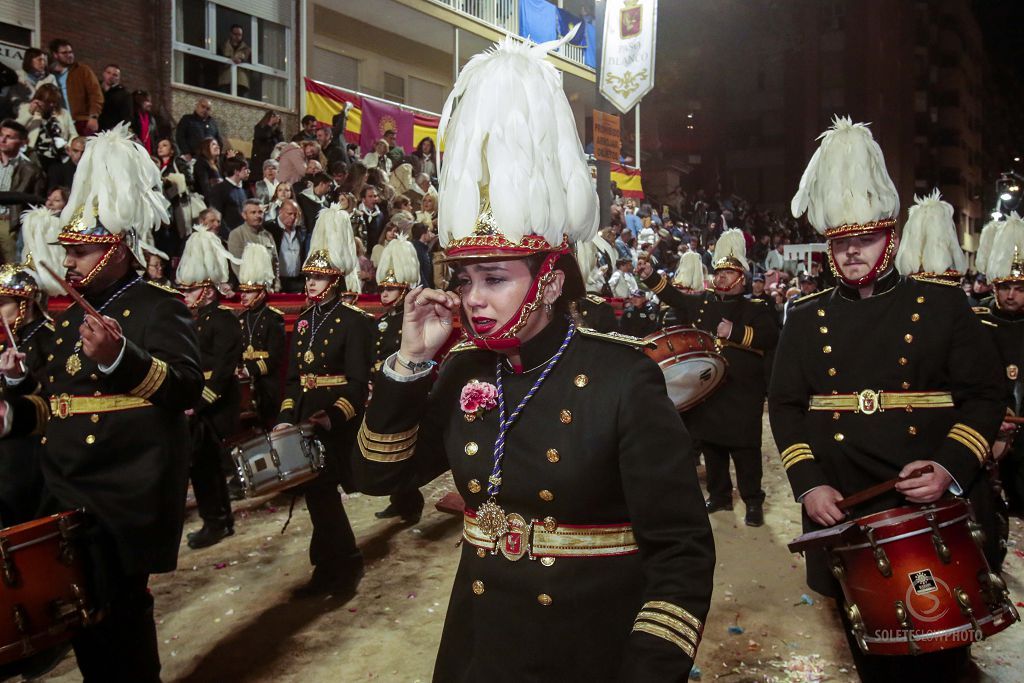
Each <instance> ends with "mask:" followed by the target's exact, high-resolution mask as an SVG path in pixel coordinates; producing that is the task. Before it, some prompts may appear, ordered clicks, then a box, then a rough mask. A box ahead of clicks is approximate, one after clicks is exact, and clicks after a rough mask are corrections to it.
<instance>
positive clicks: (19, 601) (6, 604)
mask: <svg viewBox="0 0 1024 683" xmlns="http://www.w3.org/2000/svg"><path fill="white" fill-rule="evenodd" d="M83 523H84V515H83V514H82V513H81V512H78V511H70V512H63V513H60V514H57V515H51V516H49V517H44V518H41V519H37V520H33V521H31V522H26V523H24V524H19V525H17V526H13V527H8V528H6V529H3V530H0V543H2V544H3V546H4V552H3V555H4V557H5V558H6V559H3V560H0V565H2V566H3V567H4V571H3V572H2V575H3V580H2V582H0V615H2V617H0V665H2V664H9V663H11V662H14V661H17V660H19V659H22V658H24V657H27V656H29V655H32V654H35V653H37V652H41V651H43V650H47V649H49V648H51V647H54V646H55V645H58V644H60V643H62V642H64V641H67V640H69V639H70V638H71V637H72V635H73V634H74V630H75V629H76V628H77V627H79V626H83V625H88V624H89V623H91V622H92V620H93V619H94V618H95V613H94V612H93V609H92V606H91V604H90V601H89V596H88V593H87V588H86V575H85V553H84V552H83V549H82V548H81V547H80V545H79V544H80V541H79V540H78V539H77V537H76V536H77V535H76V533H75V532H76V529H78V528H80V527H81V526H82V524H83ZM10 579H13V581H11V580H10ZM19 621H20V622H21V624H20V626H19V623H18V622H19Z"/></svg>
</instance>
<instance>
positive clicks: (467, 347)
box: [445, 339, 478, 356]
mask: <svg viewBox="0 0 1024 683" xmlns="http://www.w3.org/2000/svg"><path fill="white" fill-rule="evenodd" d="M475 348H478V347H477V345H476V344H474V343H473V342H472V341H470V340H469V339H463V340H462V341H460V342H459V343H458V344H456V345H455V346H453V347H452V348H450V349H448V353H446V354H445V355H446V356H450V355H451V354H453V353H459V352H461V351H472V350H473V349H475Z"/></svg>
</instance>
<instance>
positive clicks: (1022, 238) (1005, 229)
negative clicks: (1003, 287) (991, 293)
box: [985, 211, 1024, 282]
mask: <svg viewBox="0 0 1024 683" xmlns="http://www.w3.org/2000/svg"><path fill="white" fill-rule="evenodd" d="M991 249H992V251H991V253H990V254H989V256H988V263H987V264H986V265H987V266H988V268H987V270H985V275H986V276H988V281H989V282H992V281H994V280H999V279H1001V278H1006V277H1009V276H1010V271H1011V268H1012V267H1013V262H1014V261H1015V260H1016V261H1024V220H1021V217H1020V216H1019V215H1017V212H1016V211H1012V212H1011V213H1010V215H1009V216H1007V218H1006V220H1005V221H1003V223H1002V225H1001V226H1000V228H999V230H997V231H996V232H995V234H994V235H993V236H992V247H991Z"/></svg>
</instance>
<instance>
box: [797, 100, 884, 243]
mask: <svg viewBox="0 0 1024 683" xmlns="http://www.w3.org/2000/svg"><path fill="white" fill-rule="evenodd" d="M818 139H819V140H821V144H820V145H819V146H818V149H817V151H815V152H814V156H812V157H811V161H810V163H809V164H807V169H806V170H805V171H804V174H803V177H802V178H800V188H799V189H798V190H797V192H796V195H794V196H793V201H792V204H791V207H790V208H791V210H792V212H793V216H794V217H797V218H799V217H800V216H802V215H803V214H804V213H805V212H806V213H807V220H808V221H809V222H810V223H811V225H813V226H814V229H815V230H817V231H818V232H819V233H821V234H823V235H825V236H826V237H830V238H831V237H842V236H848V235H851V234H861V233H867V232H873V231H875V230H878V229H880V228H884V227H891V225H889V224H886V225H877V224H876V222H877V221H883V220H885V219H893V218H895V217H896V216H897V215H898V214H899V212H900V199H899V195H898V194H897V192H896V186H895V185H894V184H893V182H892V178H890V177H889V172H888V171H887V170H886V169H885V157H884V156H883V155H882V148H881V147H879V146H878V143H877V142H875V138H874V137H873V136H872V135H871V131H870V130H869V129H868V124H866V123H853V121H852V120H851V119H850V117H848V116H836V117H835V118H834V119H833V120H832V126H831V127H830V128H829V129H828V130H827V131H825V132H824V133H822V134H821V135H820V136H818ZM892 225H895V223H894V222H893V223H892Z"/></svg>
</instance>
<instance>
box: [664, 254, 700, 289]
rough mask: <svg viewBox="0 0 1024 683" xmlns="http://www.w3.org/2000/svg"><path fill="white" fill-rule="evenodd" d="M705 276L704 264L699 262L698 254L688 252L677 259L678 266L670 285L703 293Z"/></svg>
mask: <svg viewBox="0 0 1024 683" xmlns="http://www.w3.org/2000/svg"><path fill="white" fill-rule="evenodd" d="M706 274H707V272H706V271H705V269H704V262H703V261H701V260H700V254H698V253H697V252H695V251H688V252H686V253H685V254H683V255H682V256H681V257H680V259H679V266H678V267H677V268H676V274H675V276H674V277H673V278H672V284H673V285H675V286H677V287H684V288H686V289H692V290H693V291H695V292H703V291H704V277H705V275H706Z"/></svg>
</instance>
